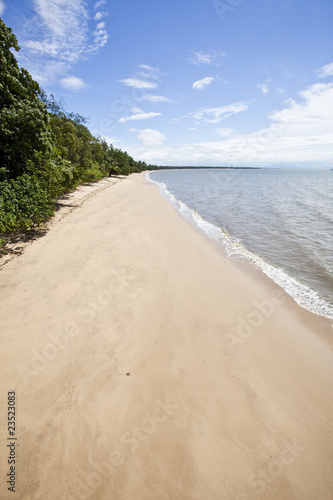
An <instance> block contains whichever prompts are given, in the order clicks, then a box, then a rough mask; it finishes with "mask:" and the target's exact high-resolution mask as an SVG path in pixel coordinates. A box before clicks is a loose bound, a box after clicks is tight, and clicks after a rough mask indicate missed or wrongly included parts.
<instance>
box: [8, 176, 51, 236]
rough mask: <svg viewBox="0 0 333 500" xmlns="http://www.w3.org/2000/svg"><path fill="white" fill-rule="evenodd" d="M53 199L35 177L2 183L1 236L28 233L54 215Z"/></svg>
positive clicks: (23, 177) (25, 177) (19, 178)
mask: <svg viewBox="0 0 333 500" xmlns="http://www.w3.org/2000/svg"><path fill="white" fill-rule="evenodd" d="M54 208H55V206H54V202H53V200H52V197H51V196H50V194H49V193H48V192H47V190H46V189H45V188H43V187H42V184H41V182H40V181H39V180H38V179H36V178H35V177H32V176H29V175H27V174H23V175H22V176H21V177H18V178H17V179H15V180H14V179H11V180H10V181H3V182H0V234H8V233H11V232H15V231H20V230H23V231H26V230H29V229H32V228H33V227H36V226H39V225H40V223H41V222H44V221H46V220H48V219H49V218H50V217H52V215H53V214H54Z"/></svg>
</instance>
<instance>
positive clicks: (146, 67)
mask: <svg viewBox="0 0 333 500" xmlns="http://www.w3.org/2000/svg"><path fill="white" fill-rule="evenodd" d="M139 68H142V69H148V70H149V71H156V70H158V68H153V67H152V66H149V64H139Z"/></svg>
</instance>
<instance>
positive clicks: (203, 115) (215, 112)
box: [189, 102, 250, 123]
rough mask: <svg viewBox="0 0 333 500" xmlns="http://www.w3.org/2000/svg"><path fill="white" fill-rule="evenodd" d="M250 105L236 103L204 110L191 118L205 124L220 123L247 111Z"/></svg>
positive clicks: (192, 114) (195, 113)
mask: <svg viewBox="0 0 333 500" xmlns="http://www.w3.org/2000/svg"><path fill="white" fill-rule="evenodd" d="M249 107H250V105H249V103H246V102H235V103H232V104H228V105H226V106H220V107H217V108H203V109H200V110H199V111H196V112H194V113H191V114H190V115H189V116H190V117H192V118H194V119H195V120H197V121H199V122H201V121H202V122H203V123H219V122H221V121H222V120H225V119H226V118H228V117H229V116H231V115H234V114H236V113H240V112H242V111H246V110H247V109H249Z"/></svg>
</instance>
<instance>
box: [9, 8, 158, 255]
mask: <svg viewBox="0 0 333 500" xmlns="http://www.w3.org/2000/svg"><path fill="white" fill-rule="evenodd" d="M19 50H20V47H19V46H18V42H17V38H16V36H15V34H14V33H13V32H12V30H11V28H9V27H7V26H6V25H5V23H4V22H3V20H2V19H1V18H0V246H1V235H6V234H9V233H13V232H16V231H22V230H24V231H26V230H29V229H32V228H34V227H36V226H38V225H40V224H41V223H42V222H44V221H46V220H48V219H49V218H50V217H52V215H53V213H54V210H55V201H56V199H57V198H58V197H59V196H61V195H63V194H65V193H66V192H69V191H71V190H73V189H75V188H76V187H77V186H78V185H79V184H82V183H87V182H94V181H98V180H100V179H102V178H103V177H106V176H111V175H128V174H130V173H132V172H141V171H143V170H151V169H153V168H155V167H154V166H152V165H147V164H146V163H145V162H141V161H135V160H134V159H133V158H132V157H131V156H130V155H129V154H127V153H126V152H125V151H121V150H120V149H117V148H114V147H113V146H112V145H109V144H107V142H106V141H104V140H103V139H102V138H99V137H94V136H93V135H92V134H91V132H90V131H89V129H88V128H87V126H86V125H85V124H86V122H87V120H86V119H85V118H84V117H82V116H80V115H78V114H75V113H69V112H67V111H66V109H65V106H64V105H63V104H62V103H59V102H57V100H56V99H55V97H54V96H53V95H51V96H48V95H47V94H46V93H45V92H44V91H43V90H42V89H41V88H40V86H39V84H38V83H37V82H36V81H35V80H34V79H33V78H32V76H31V75H30V74H29V72H28V71H27V70H26V69H24V68H20V67H19V65H18V62H17V60H16V57H15V55H14V52H15V51H19Z"/></svg>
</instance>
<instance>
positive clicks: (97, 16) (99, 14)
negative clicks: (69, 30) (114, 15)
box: [95, 11, 105, 21]
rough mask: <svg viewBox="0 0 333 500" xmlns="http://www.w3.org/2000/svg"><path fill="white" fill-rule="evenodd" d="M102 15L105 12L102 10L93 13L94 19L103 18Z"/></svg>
mask: <svg viewBox="0 0 333 500" xmlns="http://www.w3.org/2000/svg"><path fill="white" fill-rule="evenodd" d="M104 15H105V14H104V13H103V12H100V11H99V12H96V14H95V20H96V21H100V20H101V19H103V17H104Z"/></svg>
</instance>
